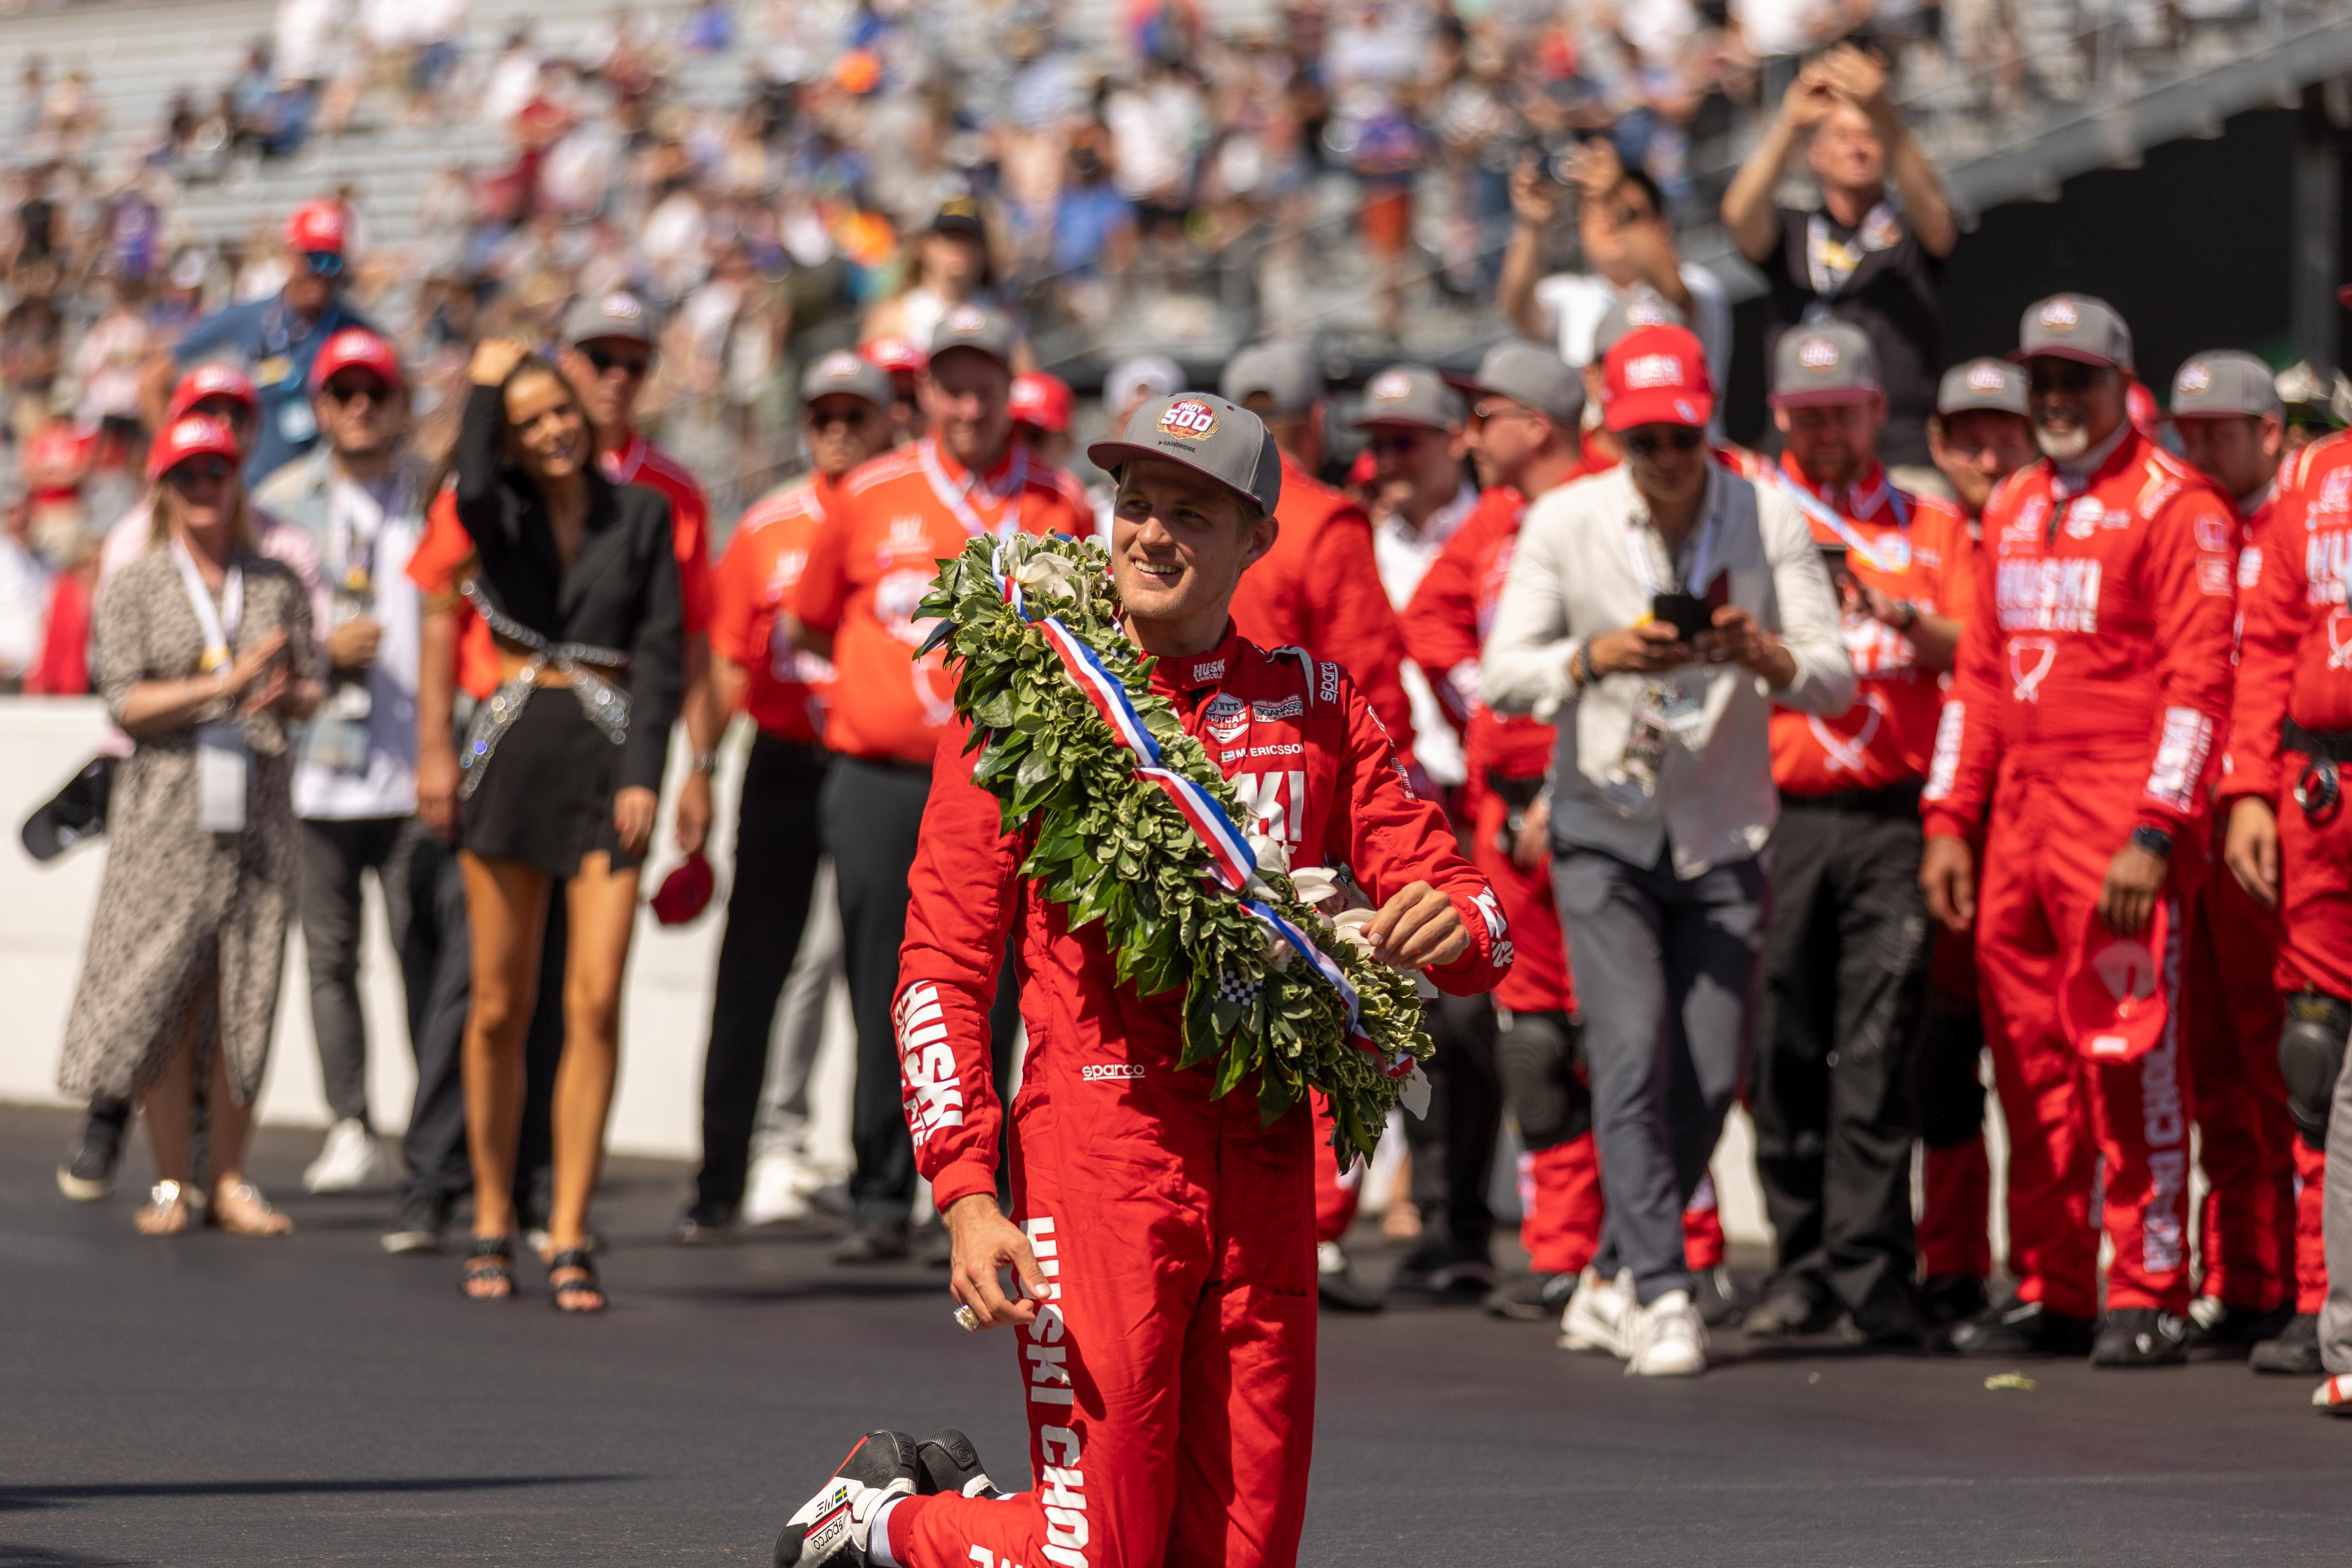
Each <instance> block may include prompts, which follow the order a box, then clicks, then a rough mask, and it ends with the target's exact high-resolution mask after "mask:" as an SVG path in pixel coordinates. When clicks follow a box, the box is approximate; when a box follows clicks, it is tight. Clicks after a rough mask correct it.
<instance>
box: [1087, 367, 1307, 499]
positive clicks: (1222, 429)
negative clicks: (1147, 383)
mask: <svg viewBox="0 0 2352 1568" xmlns="http://www.w3.org/2000/svg"><path fill="white" fill-rule="evenodd" d="M1131 458H1166V459H1167V460H1168V461H1169V462H1171V463H1181V464H1182V465H1183V466H1184V467H1186V468H1191V469H1193V470H1194V471H1195V472H1198V473H1202V474H1206V475H1207V476H1208V477H1209V478H1211V479H1214V480H1216V481H1217V482H1218V483H1219V484H1221V485H1223V486H1224V487H1225V488H1226V489H1229V490H1232V491H1233V492H1234V494H1236V495H1239V496H1241V497H1242V498H1243V499H1244V500H1248V501H1249V502H1250V503H1251V504H1252V505H1254V506H1255V507H1256V508H1257V509H1258V510H1260V511H1262V512H1267V513H1271V512H1272V511H1273V510H1274V508H1275V503H1276V502H1277V501H1279V500H1281V499H1282V454H1281V452H1280V451H1279V450H1277V449H1276V447H1275V444H1274V437H1271V436H1269V435H1267V434H1266V430H1265V421H1264V420H1262V419H1260V418H1259V417H1258V416H1256V415H1255V414H1252V413H1251V412H1250V411H1249V410H1248V409H1246V408H1244V407H1242V406H1241V405H1239V404H1235V403H1229V402H1227V401H1226V400H1225V399H1223V398H1222V397H1219V396H1217V395H1214V394H1213V393H1207V392H1180V393H1178V394H1177V395H1175V396H1173V397H1155V398H1153V399H1152V400H1151V401H1150V402H1149V403H1147V404H1145V405H1143V406H1142V407H1140V408H1139V409H1137V410H1136V411H1135V416H1134V417H1133V418H1131V419H1129V421H1128V422H1127V433H1126V434H1125V435H1124V436H1123V437H1120V438H1119V439H1118V440H1116V441H1097V442H1095V443H1094V444H1093V445H1092V446H1089V447H1087V461H1088V462H1090V463H1092V464H1093V465H1094V466H1095V467H1096V468H1100V469H1102V470H1104V471H1105V472H1106V473H1108V472H1109V471H1110V470H1111V469H1114V468H1118V465H1119V464H1121V463H1124V462H1127V461H1129V459H1131Z"/></svg>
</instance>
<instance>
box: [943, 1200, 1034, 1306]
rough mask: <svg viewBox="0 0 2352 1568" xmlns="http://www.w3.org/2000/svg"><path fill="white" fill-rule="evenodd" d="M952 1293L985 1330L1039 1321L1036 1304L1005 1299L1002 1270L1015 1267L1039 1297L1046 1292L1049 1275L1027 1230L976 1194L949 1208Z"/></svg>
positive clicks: (1032, 1293)
mask: <svg viewBox="0 0 2352 1568" xmlns="http://www.w3.org/2000/svg"><path fill="white" fill-rule="evenodd" d="M943 1217H944V1218H945V1219H946V1221H947V1226H948V1248H949V1262H948V1293H949V1294H950V1295H951V1296H953V1297H954V1298H955V1299H956V1300H958V1301H961V1303H963V1304H964V1305H965V1306H967V1307H970V1308H971V1311H972V1316H974V1317H975V1318H978V1319H979V1320H980V1326H981V1327H982V1328H983V1329H1005V1328H1011V1327H1013V1326H1014V1325H1016V1324H1024V1323H1034V1322H1035V1321H1037V1304H1036V1301H1035V1300H1014V1299H1013V1298H1010V1297H1008V1296H1006V1295H1005V1293H1004V1289H1003V1286H1002V1285H1001V1284H1000V1283H999V1282H998V1280H997V1277H996V1271H997V1270H998V1269H1000V1268H1010V1269H1012V1270H1013V1273H1015V1274H1016V1275H1018V1276H1020V1279H1021V1282H1022V1284H1024V1286H1026V1287H1027V1288H1028V1289H1029V1294H1030V1295H1031V1297H1033V1298H1036V1297H1043V1296H1044V1295H1045V1270H1044V1269H1042V1268H1038V1267H1037V1255H1036V1254H1035V1253H1034V1252H1032V1251H1030V1250H1029V1238H1028V1237H1025V1236H1024V1235H1022V1234H1021V1227H1020V1226H1016V1225H1014V1224H1013V1222H1012V1221H1011V1220H1009V1219H1006V1218H1005V1217H1004V1211H1003V1210H1002V1209H1000V1208H998V1207H997V1206H996V1200H995V1199H994V1198H992V1197H990V1196H989V1195H988V1194H985V1193H973V1194H971V1195H970V1196H969V1197H961V1198H958V1199H957V1200H956V1201H955V1202H953V1203H951V1204H950V1205H948V1212H947V1214H946V1215H944V1216H943Z"/></svg>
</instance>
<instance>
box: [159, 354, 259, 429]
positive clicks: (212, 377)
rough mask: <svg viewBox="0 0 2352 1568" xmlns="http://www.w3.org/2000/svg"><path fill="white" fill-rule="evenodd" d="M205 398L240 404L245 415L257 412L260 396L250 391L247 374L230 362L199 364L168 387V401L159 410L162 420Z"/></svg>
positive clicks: (250, 378) (170, 420)
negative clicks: (169, 400) (221, 399)
mask: <svg viewBox="0 0 2352 1568" xmlns="http://www.w3.org/2000/svg"><path fill="white" fill-rule="evenodd" d="M207 397H226V398H229V399H231V400H233V401H235V402H237V403H242V404H244V405H245V409H246V412H247V414H258V413H260V412H261V395H260V394H259V393H257V392H256V391H254V389H253V378H252V377H251V376H249V375H247V374H245V372H243V371H241V370H239V369H237V368H236V366H235V365H233V364H200V365H198V366H196V368H195V369H194V370H192V371H190V372H188V374H185V375H184V376H182V377H181V378H180V384H179V385H177V386H175V387H173V389H172V401H171V403H170V404H169V405H166V406H165V408H164V410H163V423H165V424H166V425H168V424H170V423H171V422H172V421H173V420H174V419H177V418H179V417H180V416H182V415H184V414H185V413H187V412H188V411H189V410H190V409H192V408H194V407H195V405H197V404H199V403H202V402H203V401H204V400H205V398H207Z"/></svg>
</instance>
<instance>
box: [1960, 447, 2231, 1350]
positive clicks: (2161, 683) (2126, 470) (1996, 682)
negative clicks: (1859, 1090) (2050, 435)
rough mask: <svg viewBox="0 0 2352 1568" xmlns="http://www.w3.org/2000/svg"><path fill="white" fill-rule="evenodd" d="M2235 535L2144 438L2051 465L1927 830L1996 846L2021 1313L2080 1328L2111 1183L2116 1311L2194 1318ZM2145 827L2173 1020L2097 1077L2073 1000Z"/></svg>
mask: <svg viewBox="0 0 2352 1568" xmlns="http://www.w3.org/2000/svg"><path fill="white" fill-rule="evenodd" d="M2237 532H2238V525H2237V521H2236V518H2235V516H2234V514H2233V512H2232V510H2231V506H2230V503H2229V501H2228V500H2226V499H2225V498H2223V497H2222V496H2221V495H2220V494H2219V493H2218V492H2217V491H2215V490H2214V489H2213V488H2212V486H2211V484H2210V482H2209V481H2207V480H2206V479H2204V478H2203V477H2202V476H2201V475H2200V474H2198V473H2197V472H2196V471H2195V470H2194V469H2191V468H2188V467H2187V466H2186V465H2184V464H2182V463H2181V462H2179V460H2178V459H2176V458H2172V457H2171V456H2170V455H2169V454H2168V453H2166V452H2165V451H2163V450H2162V449H2161V448H2160V447H2157V446H2156V445H2155V444H2154V443H2153V442H2151V441H2149V440H2147V438H2146V437H2142V436H2141V435H2139V434H2138V433H2137V432H2136V431H2132V430H2129V429H2126V430H2125V431H2124V432H2123V433H2122V436H2121V438H2120V440H2119V441H2118V442H2117V444H2116V447H2115V449H2114V450H2113V451H2112V452H2111V453H2109V454H2108V456H2107V458H2106V459H2105V461H2104V462H2103V463H2101V464H2100V465H2099V467H2098V468H2097V470H2096V471H2095V472H2094V473H2093V474H2091V475H2090V476H2089V477H2088V479H2087V480H2086V481H2085V483H2084V485H2083V486H2082V487H2081V488H2079V489H2077V488H2075V487H2073V486H2069V485H2067V484H2065V483H2064V482H2063V480H2062V479H2061V477H2060V476H2059V474H2058V472H2057V470H2056V469H2055V468H2054V467H2053V465H2052V464H2051V463H2050V462H2048V461H2047V460H2043V461H2041V462H2037V463H2035V464H2034V465H2032V467H2029V468H2023V469H2021V470H2020V471H2019V472H2017V473H2016V474H2013V475H2011V477H2010V478H2009V479H2006V480H2004V481H2003V482H2002V484H2001V486H2000V489H1997V490H1995V491H1994V493H1993V496H1992V499H1991V500H1990V502H1989V503H1988V504H1987V506H1986V509H1985V515H1984V520H1983V530H1982V537H1981V539H1980V541H1979V551H1978V574H1977V601H1976V605H1975V607H1974V611H1973V614H1972V616H1971V617H1970V620H1969V625H1968V626H1967V628H1966V631H1965V633H1964V635H1963V637H1962V639H1961V647H1960V664H1959V668H1958V672H1957V679H1956V681H1955V683H1954V688H1953V690H1952V693H1951V696H1950V699H1949V700H1948V702H1947V703H1946V704H1945V707H1944V710H1943V717H1942V722H1941V726H1940V728H1939V730H1938V731H1937V741H1936V751H1935V757H1934V762H1933V765H1932V767H1931V769H1930V773H1929V778H1928V782H1927V790H1926V792H1925V807H1924V815H1925V818H1926V828H1927V835H1928V836H1929V837H1953V838H1961V839H1968V838H1970V837H1973V836H1974V835H1975V834H1976V833H1977V831H1978V830H1979V826H1981V827H1982V830H1983V834H1984V844H1985V849H1984V855H1983V857H1982V871H1981V876H1980V879H1979V889H1978V895H1977V921H1976V931H1977V960H1978V964H1979V975H1980V986H1981V997H1982V1003H1983V1008H1984V1017H1985V1034H1986V1037H1987V1039H1988V1041H1989V1042H1990V1044H1991V1046H1992V1048H1993V1051H1994V1053H1995V1062H1996V1067H1997V1072H1996V1075H1995V1076H1996V1079H1997V1080H1998V1088H1999V1090H2000V1096H2001V1103H2002V1110H2003V1112H2004V1115H2005V1119H2006V1121H2007V1122H2008V1125H2009V1128H2010V1130H2011V1139H2012V1141H2013V1142H2012V1145H2011V1154H2010V1163H2009V1194H2010V1234H2011V1268H2012V1270H2013V1272H2015V1273H2016V1275H2017V1276H2018V1279H2019V1289H2018V1295H2019V1299H2020V1300H2024V1301H2039V1302H2041V1303H2042V1304H2043V1306H2044V1308H2045V1310H2048V1311H2051V1312H2053V1313H2058V1314H2063V1315H2064V1316H2067V1317H2073V1318H2082V1319H2089V1318H2092V1317H2095V1315H2096V1314H2097V1312H2098V1310H2099V1300H2100V1299H2099V1291H2098V1279H2097V1272H2098V1232H2097V1231H2096V1230H2095V1229H2094V1228H2093V1224H2092V1220H2093V1216H2092V1215H2091V1213H2090V1205H2091V1194H2092V1192H2093V1189H2094V1184H2095V1175H2096V1176H2097V1177H2098V1181H2097V1184H2098V1186H2099V1187H2100V1189H2101V1190H2102V1191H2103V1193H2104V1221H2105V1230H2106V1233H2107V1235H2108V1236H2109V1237H2111V1238H2112V1239H2113V1241H2114V1242H2115V1247H2116V1256H2115V1263H2114V1267H2113V1268H2112V1270H2111V1271H2110V1274H2109V1279H2108V1289H2107V1298H2106V1304H2107V1307H2108V1309H2109V1310H2122V1309H2128V1308H2153V1309H2159V1310H2165V1311H2169V1312H2173V1313H2185V1312H2186V1311H2187V1310H2188V1306H2189V1273H2188V1213H2187V1205H2188V1154H2189V1142H2188V1138H2189V1134H2188V1111H2189V1103H2188V1101H2189V1094H2188V1074H2187V1073H2186V1071H2184V1070H2183V1068H2184V1064H2183V1063H2182V1062H2181V1060H2180V1055H2179V1040H2178V1037H2177V1027H2178V1021H2179V1017H2180V1016H2181V1010H2180V1006H2179V983H2178V974H2179V960H2178V953H2179V931H2180V930H2181V923H2180V918H2179V909H2180V906H2181V901H2182V900H2183V899H2184V897H2185V895H2187V894H2188V893H2189V892H2190V891H2191V890H2192V889H2193V888H2194V886H2195V883H2196V880H2197V877H2198V874H2199V872H2200V870H2201V868H2202V864H2203V859H2204V854H2205V849H2204V837H2203V836H2204V833H2205V829H2206V826H2207V824H2206V817H2207V812H2208V809H2209V801H2210V780H2211V776H2212V773H2213V770H2214V769H2215V767H2216V766H2217V765H2218V763H2219V753H2220V752H2221V742H2222V739H2223V735H2222V730H2223V728H2224V726H2225V725H2226V724H2227V722H2228V718H2229V707H2230V683H2231V622H2232V619H2233V617H2234V615H2235V608H2236V579H2237V564H2238V563H2237V552H2236V544H2237ZM2140 825H2147V826H2155V827H2158V828H2162V829H2165V830H2168V831H2169V832H2171V833H2172V834H2173V835H2174V836H2175V837H2174V845H2175V847H2174V853H2173V855H2172V858H2171V876H2170V881H2169V883H2168V889H2167V891H2166V895H2165V897H2166V899H2167V900H2168V906H2169V908H2170V910H2172V918H2171V921H2170V928H2169V929H2170V933H2171V935H2170V938H2169V942H2168V953H2167V955H2166V958H2165V961H2164V963H2163V964H2162V981H2161V984H2163V985H2164V986H2165V988H2166V990H2167V992H2168V1001H2169V1003H2170V1005H2171V1012H2170V1020H2171V1021H2170V1022H2169V1023H2168V1026H2167V1027H2166V1028H2165V1030H2164V1031H2163V1033H2162V1037H2161V1038H2160V1039H2159V1040H2158V1042H2157V1043H2156V1045H2155V1047H2153V1048H2152V1049H2150V1050H2148V1051H2147V1053H2146V1054H2145V1055H2143V1056H2142V1057H2140V1058H2138V1059H2137V1061H2132V1062H2128V1063H2118V1062H2102V1061H2098V1060H2095V1059H2090V1058H2085V1057H2084V1055H2083V1054H2081V1052H2080V1051H2079V1050H2078V1048H2077V1045H2076V1042H2074V1041H2073V1040H2072V1039H2070V1038H2069V1037H2068V1032H2067V1030H2066V1028H2065V1027H2064V1026H2063V1022H2062V1018H2061V1013H2060V1005H2059V997H2060V993H2061V989H2062V986H2063V982H2064V981H2065V979H2066V977H2067V976H2068V974H2069V973H2071V972H2072V971H2073V970H2074V969H2075V968H2076V967H2077V965H2078V963H2080V961H2081V960H2082V957H2083V943H2084V937H2085V934H2086V922H2088V921H2089V920H2090V919H2091V916H2092V913H2093V911H2094V910H2095V907H2096V905H2097V901H2098V897H2099V890H2100V888H2101V886H2102V885H2103V883H2104V881H2105V877H2106V871H2107V865H2108V862H2109V860H2110V859H2111V858H2113V857H2114V855H2115V854H2116V851H2117V850H2118V849H2119V848H2120V847H2122V846H2123V845H2124V843H2125V842H2126V839H2127V838H2128V837H2129V836H2130V834H2131V833H2132V831H2133V830H2134V828H2135V827H2136V826H2140ZM2101 1163H2104V1170H2103V1171H2099V1170H2098V1167H2099V1166H2100V1165H2101Z"/></svg>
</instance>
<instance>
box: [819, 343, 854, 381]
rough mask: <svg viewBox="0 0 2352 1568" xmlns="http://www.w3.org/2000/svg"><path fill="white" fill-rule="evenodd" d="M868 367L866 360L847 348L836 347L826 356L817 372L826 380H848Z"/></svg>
mask: <svg viewBox="0 0 2352 1568" xmlns="http://www.w3.org/2000/svg"><path fill="white" fill-rule="evenodd" d="M865 368H866V362H865V361H864V360H862V359H859V358H858V357H857V356H856V354H854V353H850V352H849V351H848V350H847V349H835V350H834V351H833V352H832V353H829V354H827V355H825V356H824V360H823V361H822V362H821V363H819V364H818V365H817V368H816V373H817V374H818V375H819V376H821V377H823V378H824V380H826V381H847V380H848V379H849V378H850V377H852V376H854V375H856V374H858V373H859V372H861V371H863V370H864V369H865Z"/></svg>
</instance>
